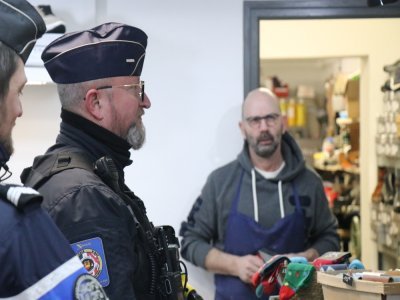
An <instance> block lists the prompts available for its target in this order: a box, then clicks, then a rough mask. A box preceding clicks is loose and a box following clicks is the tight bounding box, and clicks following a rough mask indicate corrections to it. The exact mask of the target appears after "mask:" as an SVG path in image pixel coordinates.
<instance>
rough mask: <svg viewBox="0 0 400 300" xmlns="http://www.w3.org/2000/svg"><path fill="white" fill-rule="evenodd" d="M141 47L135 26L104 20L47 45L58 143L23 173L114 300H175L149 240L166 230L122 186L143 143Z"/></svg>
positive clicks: (147, 101) (159, 257)
mask: <svg viewBox="0 0 400 300" xmlns="http://www.w3.org/2000/svg"><path fill="white" fill-rule="evenodd" d="M146 45H147V35H146V34H145V33H144V32H143V31H142V30H141V29H139V28H136V27H132V26H129V25H126V24H120V23H105V24H102V25H99V26H97V27H95V28H92V29H90V30H84V31H80V32H74V33H68V34H65V35H63V36H62V37H60V38H58V39H57V40H55V41H53V42H52V43H50V44H49V45H48V47H47V48H45V50H44V52H43V54H42V59H43V61H44V64H45V67H46V69H47V71H48V72H49V74H50V76H51V78H52V79H53V81H54V82H56V83H57V88H58V93H59V97H60V101H61V105H62V111H61V119H62V121H61V126H60V132H59V135H58V137H57V140H56V143H55V144H54V145H53V146H52V147H50V148H49V149H48V151H47V152H46V154H45V155H43V156H39V157H37V158H36V159H35V161H34V163H33V166H32V168H31V169H26V171H24V173H23V175H22V178H23V181H25V182H26V184H28V185H29V186H34V187H37V188H38V189H39V191H40V192H41V193H42V194H43V195H44V202H43V207H44V208H45V209H46V210H47V211H48V212H49V214H50V215H51V217H52V218H53V219H54V221H55V222H56V224H57V225H58V226H59V228H60V229H61V231H62V232H63V233H64V234H65V236H66V237H67V239H68V240H69V242H70V243H71V244H72V246H73V248H74V249H75V250H76V253H77V254H78V256H79V257H80V258H81V260H82V262H83V263H84V264H85V266H86V267H87V269H88V270H89V272H90V273H91V274H92V275H93V276H95V277H96V278H97V279H98V280H99V281H100V283H101V284H102V286H103V287H104V289H105V291H106V292H107V294H108V295H109V297H110V298H111V299H118V300H120V299H176V298H174V297H176V294H177V291H178V290H177V289H178V288H179V284H181V278H180V272H179V268H178V267H176V264H174V265H173V266H172V269H171V268H168V270H169V271H171V270H172V271H174V272H173V273H174V274H173V275H172V278H170V279H172V280H165V278H166V277H165V276H164V275H165V272H164V274H163V270H164V271H165V269H162V266H163V265H165V264H164V262H165V256H163V255H160V253H159V252H158V247H157V245H160V243H159V244H157V237H156V236H155V233H156V232H158V233H161V236H162V235H163V231H160V230H155V228H154V227H153V226H152V224H151V223H150V222H149V221H148V219H147V216H146V211H145V207H144V204H143V202H142V201H141V200H140V199H139V198H138V197H136V196H135V195H134V194H133V193H132V192H131V191H130V190H129V188H128V187H127V186H126V185H125V183H124V168H125V167H126V166H129V165H130V164H131V163H132V161H131V160H130V149H139V148H141V146H142V145H143V143H144V140H145V129H144V125H143V122H142V117H143V115H144V113H145V110H146V109H148V108H150V105H151V103H150V99H149V98H148V97H147V95H146V93H145V90H144V87H145V83H144V81H142V80H141V78H140V75H141V72H142V67H143V62H144V58H145V53H146V52H145V51H146ZM170 233H171V232H170ZM171 236H173V237H174V233H173V232H172V233H171ZM172 240H173V239H172ZM164 241H165V240H164ZM166 242H167V243H169V242H171V239H169V240H167V241H166ZM167 252H168V251H167ZM168 261H170V260H168ZM167 277H168V276H167ZM163 280H165V281H164V283H166V284H163ZM174 280H175V281H174ZM178 281H179V283H178ZM171 282H172V283H171ZM163 287H164V288H163ZM165 287H166V288H165Z"/></svg>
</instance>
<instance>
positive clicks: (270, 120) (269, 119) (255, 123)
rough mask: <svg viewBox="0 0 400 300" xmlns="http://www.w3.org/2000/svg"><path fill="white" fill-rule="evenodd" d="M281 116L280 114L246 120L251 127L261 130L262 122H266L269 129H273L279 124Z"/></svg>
mask: <svg viewBox="0 0 400 300" xmlns="http://www.w3.org/2000/svg"><path fill="white" fill-rule="evenodd" d="M280 116H281V115H280V114H268V115H265V116H262V117H259V116H256V117H248V118H246V122H247V123H248V124H249V125H250V127H253V128H259V127H260V126H261V121H262V120H265V122H266V123H267V125H268V127H273V126H275V125H276V124H277V123H278V119H279V117H280Z"/></svg>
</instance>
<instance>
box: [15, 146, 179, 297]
mask: <svg viewBox="0 0 400 300" xmlns="http://www.w3.org/2000/svg"><path fill="white" fill-rule="evenodd" d="M33 166H35V168H33V167H29V168H26V169H24V171H23V172H22V174H21V181H22V182H23V183H24V184H25V185H27V186H30V187H32V188H34V189H39V188H40V187H41V186H42V185H43V184H44V183H45V182H46V181H47V180H49V179H50V178H51V177H52V176H53V175H55V174H57V173H60V172H62V171H65V170H68V169H72V168H79V169H84V170H87V171H89V172H94V173H95V174H96V175H97V176H98V177H99V178H100V179H101V180H102V181H103V182H104V183H105V184H106V185H107V186H109V187H110V188H111V189H112V190H113V191H114V192H115V193H116V194H118V196H119V197H120V198H121V199H122V200H123V201H124V202H125V204H126V206H127V208H128V209H129V211H130V212H131V214H132V217H133V218H134V220H135V224H136V230H137V232H138V237H139V241H138V243H135V251H136V253H137V254H138V257H139V260H140V261H139V263H143V260H144V258H146V259H147V263H146V264H145V265H146V267H145V269H146V270H142V269H141V268H139V269H138V270H136V272H135V274H137V275H138V278H143V274H148V273H150V276H149V277H150V282H147V283H145V282H143V280H134V281H133V285H134V290H135V293H137V294H138V299H141V297H140V296H139V295H143V296H145V298H146V299H171V300H173V299H179V298H180V297H179V296H178V294H180V291H181V290H182V286H181V272H180V267H179V259H178V261H177V262H172V263H171V265H172V267H170V268H169V270H163V267H162V266H163V265H164V264H166V263H167V260H168V255H169V253H164V252H165V251H169V250H168V244H171V243H177V244H178V247H179V242H178V239H177V238H176V237H175V232H174V231H173V228H172V227H170V226H165V227H154V226H153V224H152V223H151V222H150V221H149V219H148V218H147V214H146V209H145V206H144V203H143V201H142V200H141V199H140V198H139V197H137V196H136V195H135V194H134V193H133V192H132V191H130V190H129V189H128V188H127V187H126V186H124V187H122V188H121V186H120V183H119V178H118V177H119V175H118V171H117V169H116V166H115V164H114V162H113V161H112V159H111V158H109V157H107V156H105V157H102V158H100V159H99V160H97V161H96V162H92V161H91V160H90V159H89V158H88V157H87V155H86V154H85V153H82V152H61V153H56V154H45V155H41V156H38V157H36V158H35V161H34V164H33ZM123 189H124V190H123ZM171 230H172V232H171ZM165 231H167V232H165ZM160 240H161V241H160ZM163 242H164V243H165V245H164V246H165V247H167V248H166V249H164V248H163V247H162V245H160V243H163ZM160 249H162V251H160ZM165 255H166V256H167V257H165ZM173 255H174V254H173ZM142 268H143V267H142ZM144 272H146V273H144Z"/></svg>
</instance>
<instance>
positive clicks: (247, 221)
mask: <svg viewBox="0 0 400 300" xmlns="http://www.w3.org/2000/svg"><path fill="white" fill-rule="evenodd" d="M239 127H240V131H241V133H242V136H243V139H244V141H245V142H244V147H243V150H242V152H241V153H240V154H239V155H238V157H237V159H236V160H234V161H232V162H230V163H229V164H227V165H225V166H223V167H221V168H218V169H217V170H215V171H213V172H212V173H211V174H210V175H209V177H208V179H207V182H206V184H205V186H204V187H203V189H202V192H201V195H200V196H199V197H198V198H197V200H196V202H195V203H194V205H193V208H192V210H191V212H190V214H189V216H188V218H187V221H186V222H183V223H182V226H181V230H180V235H181V236H182V248H181V254H182V257H183V258H185V259H186V260H188V261H190V262H192V263H193V264H194V265H196V266H200V267H202V268H205V269H206V270H208V271H210V272H214V273H215V274H216V275H215V285H216V299H257V298H256V296H255V293H254V290H253V289H252V288H251V286H250V284H249V283H250V282H251V276H252V275H253V274H254V273H255V272H256V271H257V270H258V269H259V267H261V266H262V265H263V264H264V262H265V260H264V259H263V258H262V257H264V258H265V257H268V256H271V255H276V254H285V255H288V256H303V257H305V258H307V260H309V261H312V260H314V259H315V258H316V257H318V256H320V255H322V254H323V253H325V252H327V251H337V250H338V249H339V238H338V235H337V232H336V230H337V220H336V218H335V217H334V215H333V214H332V213H331V211H330V209H329V207H328V202H327V199H326V197H325V194H324V189H323V185H322V181H321V179H320V177H319V176H318V175H317V174H316V173H315V172H314V171H312V170H310V169H308V168H307V167H306V165H305V161H304V158H303V156H302V154H301V151H300V149H299V147H298V145H297V144H296V142H295V141H294V139H293V138H292V137H291V136H290V135H289V133H288V132H287V131H286V128H285V125H284V120H283V117H282V115H281V112H280V108H279V102H278V99H277V98H276V97H275V95H274V94H273V93H272V92H271V91H270V90H268V89H265V88H259V89H256V90H253V91H251V92H250V93H249V94H248V95H247V97H246V99H245V101H244V102H243V105H242V120H241V121H240V123H239ZM265 259H266V258H265Z"/></svg>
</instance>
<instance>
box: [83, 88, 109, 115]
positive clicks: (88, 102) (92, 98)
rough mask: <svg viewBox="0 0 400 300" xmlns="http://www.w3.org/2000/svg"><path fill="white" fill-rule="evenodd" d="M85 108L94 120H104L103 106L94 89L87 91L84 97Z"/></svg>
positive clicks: (98, 93)
mask: <svg viewBox="0 0 400 300" xmlns="http://www.w3.org/2000/svg"><path fill="white" fill-rule="evenodd" d="M84 101H85V108H86V113H88V114H89V115H90V116H91V117H93V118H94V119H96V120H98V121H100V120H102V119H103V118H104V112H103V105H102V101H101V95H100V92H99V91H98V90H96V89H89V90H88V91H87V92H86V96H85V99H84Z"/></svg>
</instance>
